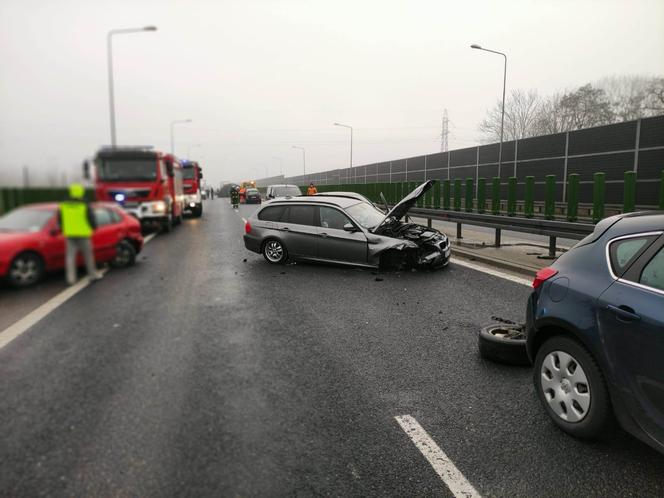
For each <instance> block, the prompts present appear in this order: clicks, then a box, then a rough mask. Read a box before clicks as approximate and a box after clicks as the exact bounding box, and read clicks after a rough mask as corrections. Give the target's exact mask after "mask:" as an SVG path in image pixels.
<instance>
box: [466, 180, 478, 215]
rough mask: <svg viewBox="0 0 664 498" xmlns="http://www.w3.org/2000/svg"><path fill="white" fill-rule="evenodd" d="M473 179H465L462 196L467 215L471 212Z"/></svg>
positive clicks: (473, 188)
mask: <svg viewBox="0 0 664 498" xmlns="http://www.w3.org/2000/svg"><path fill="white" fill-rule="evenodd" d="M473 183H474V182H473V179H472V178H466V195H465V196H464V197H465V199H466V212H467V213H472V212H473V201H474V200H475V199H474V197H475V195H474V194H475V192H474V190H475V187H474V186H473Z"/></svg>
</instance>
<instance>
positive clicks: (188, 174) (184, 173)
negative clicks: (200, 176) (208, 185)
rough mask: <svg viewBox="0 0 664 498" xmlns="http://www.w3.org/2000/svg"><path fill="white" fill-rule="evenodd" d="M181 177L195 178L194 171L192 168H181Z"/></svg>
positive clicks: (186, 178)
mask: <svg viewBox="0 0 664 498" xmlns="http://www.w3.org/2000/svg"><path fill="white" fill-rule="evenodd" d="M182 178H184V179H185V180H195V179H196V171H195V170H194V168H182Z"/></svg>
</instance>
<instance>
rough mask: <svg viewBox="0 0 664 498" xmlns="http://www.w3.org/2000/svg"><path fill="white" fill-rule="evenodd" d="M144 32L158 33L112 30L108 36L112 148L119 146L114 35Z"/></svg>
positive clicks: (154, 29)
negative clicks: (116, 118) (114, 85)
mask: <svg viewBox="0 0 664 498" xmlns="http://www.w3.org/2000/svg"><path fill="white" fill-rule="evenodd" d="M142 31H157V27H156V26H145V27H143V28H126V29H112V30H110V31H109V32H108V34H107V35H106V47H107V50H108V106H109V109H110V114H111V146H112V147H115V146H116V145H117V138H116V133H115V92H114V89H113V35H122V34H127V33H140V32H142Z"/></svg>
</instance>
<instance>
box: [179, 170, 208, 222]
mask: <svg viewBox="0 0 664 498" xmlns="http://www.w3.org/2000/svg"><path fill="white" fill-rule="evenodd" d="M182 179H183V182H184V209H185V211H189V212H190V213H191V214H192V215H193V216H194V217H195V218H200V217H201V215H202V214H203V191H202V186H203V185H202V182H201V180H202V179H203V169H202V168H201V167H200V166H199V165H198V163H197V162H196V161H182Z"/></svg>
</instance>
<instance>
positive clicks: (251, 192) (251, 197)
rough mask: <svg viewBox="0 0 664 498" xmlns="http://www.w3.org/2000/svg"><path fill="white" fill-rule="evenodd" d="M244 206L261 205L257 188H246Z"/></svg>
mask: <svg viewBox="0 0 664 498" xmlns="http://www.w3.org/2000/svg"><path fill="white" fill-rule="evenodd" d="M244 198H245V201H244V202H245V203H246V204H260V203H261V193H260V192H259V191H258V189H257V188H248V189H247V190H246V191H245V194H244Z"/></svg>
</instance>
